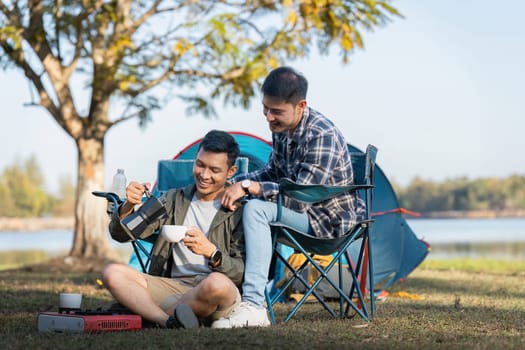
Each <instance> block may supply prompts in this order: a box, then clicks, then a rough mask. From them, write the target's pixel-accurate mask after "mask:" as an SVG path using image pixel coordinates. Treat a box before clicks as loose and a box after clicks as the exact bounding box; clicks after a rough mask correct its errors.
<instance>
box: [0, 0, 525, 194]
mask: <svg viewBox="0 0 525 350" xmlns="http://www.w3.org/2000/svg"><path fill="white" fill-rule="evenodd" d="M393 5H394V6H395V7H396V8H397V9H398V10H399V11H400V12H401V13H402V14H403V15H404V18H403V19H401V18H394V19H393V21H392V22H391V23H389V24H388V25H387V26H385V27H382V28H377V29H375V30H374V31H373V32H365V31H363V36H364V41H365V49H364V50H359V51H357V52H356V53H355V54H354V55H353V56H352V57H351V61H350V63H349V64H347V65H343V64H342V63H341V60H340V57H339V56H338V55H337V52H336V50H332V51H331V54H329V55H326V56H320V55H318V54H317V53H315V52H314V53H313V54H312V55H311V56H310V57H309V58H308V59H304V60H301V61H296V62H287V64H288V65H291V66H293V67H295V68H297V69H298V70H300V71H301V72H303V73H304V75H305V76H306V77H307V79H308V81H309V92H308V97H307V100H308V103H309V105H310V106H311V107H313V108H315V109H317V110H319V111H320V112H322V113H323V114H325V115H326V116H327V117H329V118H330V119H332V120H333V121H334V122H335V124H336V125H337V126H338V127H339V128H340V129H341V130H342V131H343V134H344V135H345V137H346V138H347V141H348V142H349V143H351V144H353V145H354V146H356V147H358V148H360V149H365V148H366V146H367V145H368V144H373V145H375V146H376V147H377V148H378V149H379V152H378V157H377V164H378V165H379V167H380V168H381V169H382V170H383V172H384V173H385V174H386V176H387V177H388V178H389V179H390V180H392V181H394V182H395V183H397V184H399V185H402V186H405V185H408V184H409V183H410V181H411V180H413V179H414V178H415V177H416V176H418V177H420V178H423V179H425V180H433V181H444V180H446V179H453V178H457V177H462V176H466V177H468V178H470V179H475V178H481V177H499V178H504V177H507V176H510V175H513V174H519V175H525V157H524V156H523V155H521V152H522V151H523V150H525V135H524V133H525V86H524V85H525V26H524V25H523V24H522V16H523V13H525V1H521V0H508V1H504V2H494V1H488V0H439V1H438V0H433V1H430V0H421V1H411V0H398V1H394V2H393ZM30 101H31V97H30V93H29V85H28V83H27V81H26V80H25V78H24V76H23V75H22V74H21V73H20V72H18V71H13V70H11V71H0V102H1V112H0V116H1V117H0V118H1V119H0V120H2V121H3V123H2V124H3V125H2V127H1V128H0V171H2V170H3V169H4V168H5V167H7V166H9V165H12V164H13V162H14V161H15V160H17V159H27V158H28V157H29V156H31V155H35V156H36V158H37V160H38V162H39V164H40V166H41V169H42V171H43V174H44V177H45V180H46V187H47V189H48V190H49V191H51V192H53V191H57V188H58V178H59V177H60V176H71V178H72V179H75V177H76V172H77V151H76V147H75V145H74V143H73V141H72V139H70V138H69V136H68V135H67V134H66V133H65V132H64V131H63V130H62V129H60V128H59V126H58V124H57V123H56V122H55V121H54V120H53V119H52V118H51V116H50V115H49V114H48V113H47V112H46V111H45V110H43V109H41V108H38V107H27V106H25V105H24V104H25V103H27V102H30ZM217 107H218V112H219V118H216V119H206V118H204V117H202V116H187V115H186V113H185V106H184V104H183V103H182V102H180V101H177V100H173V101H171V102H170V103H169V104H168V105H166V106H165V107H164V108H163V109H162V110H161V111H157V112H155V113H154V120H153V123H151V124H149V126H148V127H147V128H146V129H140V128H139V127H138V124H137V123H136V122H135V121H130V122H127V123H126V124H121V125H118V126H117V127H115V128H113V129H111V130H110V131H109V132H108V134H107V136H106V140H105V147H106V149H105V160H106V186H109V185H110V182H111V178H112V177H113V174H114V173H115V172H116V169H117V168H123V169H124V170H125V173H126V176H127V178H128V181H130V180H137V181H141V182H154V181H155V178H156V165H157V161H158V160H159V159H171V158H172V157H173V156H174V155H175V154H176V153H177V152H178V151H179V150H181V149H182V148H184V147H185V146H187V145H188V144H189V143H191V142H193V141H195V140H196V139H198V138H200V137H202V136H203V135H204V134H205V133H206V132H207V131H209V130H211V129H221V130H228V131H244V132H249V133H252V134H254V135H257V136H259V137H262V138H265V139H268V140H269V139H270V131H269V130H268V127H267V123H266V121H265V119H264V116H263V115H262V107H261V100H260V97H257V98H255V99H254V100H253V102H252V106H251V108H250V109H249V110H242V109H239V108H237V109H235V108H223V107H222V106H221V105H220V103H218V104H217Z"/></svg>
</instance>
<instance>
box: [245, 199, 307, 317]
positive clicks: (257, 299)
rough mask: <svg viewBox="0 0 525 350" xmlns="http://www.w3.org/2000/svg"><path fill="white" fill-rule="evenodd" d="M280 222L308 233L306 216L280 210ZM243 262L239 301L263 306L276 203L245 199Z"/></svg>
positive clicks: (270, 258)
mask: <svg viewBox="0 0 525 350" xmlns="http://www.w3.org/2000/svg"><path fill="white" fill-rule="evenodd" d="M282 209H283V210H282V214H281V221H280V222H282V223H283V224H285V225H287V226H290V227H291V228H294V229H296V230H297V231H301V232H305V233H309V234H312V229H311V227H310V224H309V222H308V215H307V214H306V213H298V212H296V211H293V210H291V209H287V208H282ZM242 220H243V228H244V239H245V241H246V263H245V270H244V282H243V284H242V291H243V293H242V299H243V301H248V302H250V303H252V304H254V305H256V306H258V307H263V305H264V302H265V298H264V290H265V288H266V283H267V282H268V272H269V270H270V263H271V261H272V253H273V252H272V235H271V231H270V226H269V223H270V222H273V221H276V220H277V204H275V203H272V202H267V201H264V200H260V199H252V200H249V201H248V202H247V203H246V205H245V206H244V209H243V219H242Z"/></svg>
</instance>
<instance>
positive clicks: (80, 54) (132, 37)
mask: <svg viewBox="0 0 525 350" xmlns="http://www.w3.org/2000/svg"><path fill="white" fill-rule="evenodd" d="M391 2H392V1H390V0H384V1H370V0H335V1H327V0H295V1H292V0H285V1H282V2H274V1H266V0H253V1H244V2H242V1H240V2H227V1H214V0H203V1H187V2H173V1H169V0H160V1H109V2H108V1H71V0H62V1H60V2H57V1H54V0H43V1H39V2H38V3H36V4H34V5H32V6H29V2H28V1H1V2H0V51H3V52H4V53H5V55H0V65H2V64H3V65H7V64H14V65H17V66H19V67H21V68H23V69H24V70H25V72H26V76H27V77H29V78H30V80H31V81H32V82H33V84H34V85H35V87H36V88H37V90H39V92H40V93H41V95H40V96H41V97H43V99H46V100H47V99H49V100H52V99H53V97H52V96H53V95H54V92H52V91H51V90H50V89H48V88H47V86H46V84H44V85H43V84H41V83H42V80H41V76H40V75H39V74H38V73H37V72H41V71H42V69H41V67H40V66H39V64H42V65H43V66H44V69H43V72H44V75H47V77H48V78H49V81H50V83H51V84H52V85H54V87H55V88H57V89H56V90H57V95H58V96H59V100H58V103H59V104H60V105H59V106H52V103H49V104H46V105H45V107H46V108H47V109H48V110H49V111H50V112H51V114H52V115H53V117H54V118H55V119H58V120H63V121H65V119H64V117H63V116H60V113H57V112H59V111H57V110H55V109H54V108H53V107H59V108H60V107H62V106H61V105H63V104H67V102H69V101H68V100H69V99H70V98H71V92H70V89H71V88H72V87H71V86H69V85H68V84H67V83H65V86H64V82H65V81H61V79H62V78H63V77H64V76H65V75H69V74H72V73H74V74H82V75H84V77H85V78H86V83H87V86H89V87H90V88H91V89H92V91H93V94H92V100H91V104H92V105H91V106H90V107H91V108H89V110H90V113H95V112H96V111H98V109H97V108H96V107H97V105H99V104H105V103H106V102H107V99H108V98H109V96H115V97H118V98H116V99H114V100H113V102H114V101H119V102H121V103H122V104H123V107H125V108H123V110H125V113H124V115H123V116H122V117H121V118H119V119H118V121H121V120H126V119H129V118H138V119H139V123H140V124H141V125H145V123H147V121H148V120H149V119H150V118H151V116H150V115H149V114H150V112H151V111H152V110H154V109H156V108H159V107H160V104H159V103H158V102H159V101H157V100H158V96H159V89H157V88H158V87H161V88H166V90H165V91H166V92H168V95H173V94H174V95H176V96H178V97H180V98H182V99H183V101H184V102H185V103H186V104H187V106H188V110H189V111H193V112H203V113H204V114H205V115H213V114H214V113H215V111H214V109H213V100H215V99H222V100H223V102H224V103H229V104H233V105H241V106H244V107H247V106H248V105H249V103H250V99H251V98H252V97H253V96H254V95H255V93H256V90H257V89H258V82H259V81H260V80H261V79H262V78H263V77H264V76H265V75H266V74H267V73H268V70H269V69H272V68H275V67H276V66H277V65H279V64H282V63H284V62H287V61H289V60H293V59H296V58H299V57H303V56H306V55H308V53H309V52H310V49H311V47H312V46H314V45H316V46H317V47H318V49H319V50H320V52H321V53H328V51H329V50H330V48H336V49H337V50H338V51H339V53H340V54H341V57H342V61H343V62H347V61H348V59H349V55H350V54H351V53H353V52H354V51H355V50H356V49H357V48H363V46H364V44H363V40H362V36H361V31H363V30H373V29H374V28H376V27H379V26H382V25H385V24H386V23H388V22H389V21H390V19H391V17H394V16H397V17H402V16H401V14H400V13H399V11H398V10H397V9H395V8H394V7H393V6H392V5H391ZM27 19H30V21H27ZM28 22H30V23H28ZM24 43H25V44H26V45H25V46H24V45H23V44H24ZM31 49H32V50H31ZM44 58H47V59H44ZM57 63H59V64H60V67H61V71H58V69H59V67H58V66H57ZM173 87H176V88H177V89H178V91H174V90H173ZM201 94H202V96H201ZM170 97H171V96H167V98H170ZM152 99H153V100H155V101H156V102H155V103H151V101H152ZM104 119H105V117H104ZM93 122H95V123H99V122H104V123H105V126H109V127H110V126H111V124H112V122H110V123H109V124H107V122H108V121H107V120H93ZM114 122H115V121H114ZM61 125H62V126H63V127H65V128H66V129H67V131H68V132H72V130H73V128H72V126H71V125H70V124H68V123H61ZM93 130H95V129H93Z"/></svg>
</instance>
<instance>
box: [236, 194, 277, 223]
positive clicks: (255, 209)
mask: <svg viewBox="0 0 525 350" xmlns="http://www.w3.org/2000/svg"><path fill="white" fill-rule="evenodd" d="M276 208H277V207H276V205H275V203H272V202H268V201H264V200H261V199H251V200H249V201H248V202H246V204H245V205H244V210H243V216H260V217H264V218H265V219H266V220H268V221H274V220H275V218H274V217H275V215H276V212H277V209H276Z"/></svg>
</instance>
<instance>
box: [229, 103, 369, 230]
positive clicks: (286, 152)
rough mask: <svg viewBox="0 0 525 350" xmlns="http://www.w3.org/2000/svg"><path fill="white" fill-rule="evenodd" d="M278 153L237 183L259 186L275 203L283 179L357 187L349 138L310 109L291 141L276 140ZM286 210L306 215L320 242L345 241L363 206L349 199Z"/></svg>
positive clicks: (283, 136) (280, 136) (282, 136)
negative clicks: (322, 239)
mask: <svg viewBox="0 0 525 350" xmlns="http://www.w3.org/2000/svg"><path fill="white" fill-rule="evenodd" d="M272 141H273V149H272V154H271V155H270V159H269V161H268V164H266V166H265V167H264V168H262V169H259V170H257V171H254V172H251V173H249V174H246V175H240V176H238V177H236V178H235V181H236V182H238V181H240V180H243V179H246V178H248V179H251V180H254V181H258V182H260V183H261V186H262V193H263V197H264V198H265V199H268V200H274V199H275V198H276V195H277V193H278V192H279V186H278V184H277V182H278V181H279V179H281V178H283V177H287V178H290V179H291V180H293V181H295V182H297V183H300V184H322V185H331V186H334V185H339V186H346V185H351V184H352V183H353V178H354V175H353V171H352V163H351V161H350V153H349V152H348V148H347V144H346V141H345V138H344V137H343V135H342V134H341V132H340V131H339V130H338V129H337V128H336V127H335V125H334V124H333V123H332V122H331V121H330V120H329V119H327V118H326V117H325V116H323V115H322V114H321V113H319V112H317V111H315V110H314V109H312V108H310V107H308V108H307V109H306V110H305V113H304V115H303V118H302V119H301V122H300V123H299V125H298V127H297V129H296V130H295V131H294V133H293V135H292V137H291V138H289V137H288V132H284V133H274V134H273V135H272ZM284 204H285V205H286V207H288V208H290V209H293V210H296V211H298V212H304V211H306V212H307V214H308V216H309V219H310V225H311V226H312V229H313V230H314V232H315V233H316V235H317V236H319V237H338V236H341V235H344V234H345V233H347V232H348V230H349V229H350V228H351V227H352V226H353V225H354V224H355V223H356V221H357V220H358V219H360V218H361V217H362V216H363V213H364V202H363V201H362V200H361V199H360V198H358V196H357V195H356V194H353V193H352V194H349V193H344V194H341V195H339V196H337V197H335V198H332V199H329V200H326V201H323V202H320V203H314V204H307V203H303V202H298V201H296V200H292V199H290V198H285V202H284Z"/></svg>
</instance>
